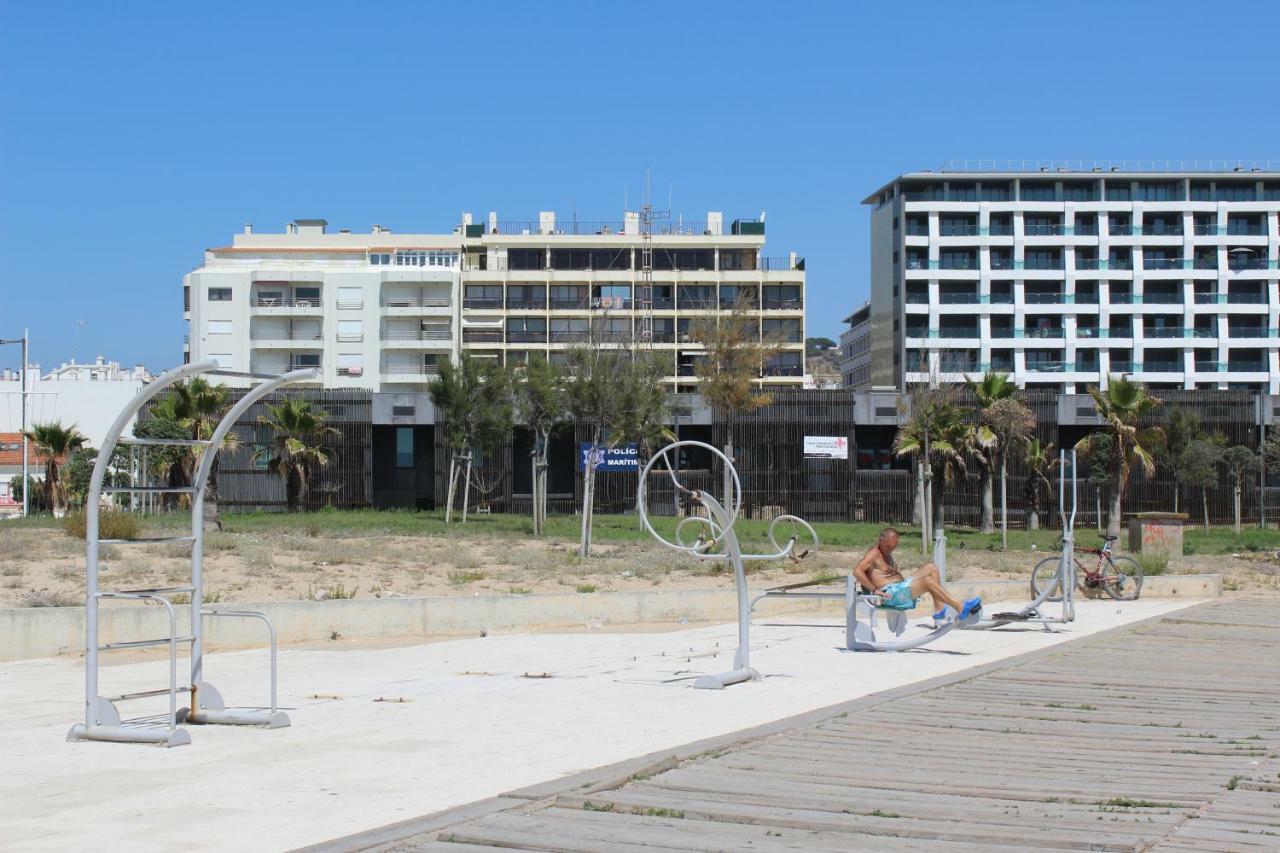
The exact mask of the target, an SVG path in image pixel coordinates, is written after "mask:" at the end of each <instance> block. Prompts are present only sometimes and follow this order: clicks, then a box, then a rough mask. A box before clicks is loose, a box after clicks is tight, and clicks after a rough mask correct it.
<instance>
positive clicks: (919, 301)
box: [906, 293, 929, 305]
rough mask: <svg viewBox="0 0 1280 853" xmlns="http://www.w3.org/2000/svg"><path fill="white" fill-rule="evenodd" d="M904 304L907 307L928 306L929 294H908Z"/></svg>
mask: <svg viewBox="0 0 1280 853" xmlns="http://www.w3.org/2000/svg"><path fill="white" fill-rule="evenodd" d="M906 302H907V304H908V305H928V304H929V294H927V293H908V294H907V298H906Z"/></svg>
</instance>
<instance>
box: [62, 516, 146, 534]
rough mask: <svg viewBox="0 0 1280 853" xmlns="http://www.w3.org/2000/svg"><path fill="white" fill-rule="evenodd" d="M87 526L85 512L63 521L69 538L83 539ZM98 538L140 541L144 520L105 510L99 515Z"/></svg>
mask: <svg viewBox="0 0 1280 853" xmlns="http://www.w3.org/2000/svg"><path fill="white" fill-rule="evenodd" d="M87 524H88V521H87V519H86V518H85V514H84V513H83V512H73V513H68V515H67V517H66V518H64V519H63V520H62V529H63V530H64V531H66V533H67V535H68V536H71V537H74V538H76V539H83V538H84V537H85V529H86V526H87ZM98 536H99V538H102V539H138V538H140V537H141V536H142V519H141V518H139V517H138V516H136V515H134V514H133V513H131V512H121V511H118V510H103V511H102V512H99V513H98Z"/></svg>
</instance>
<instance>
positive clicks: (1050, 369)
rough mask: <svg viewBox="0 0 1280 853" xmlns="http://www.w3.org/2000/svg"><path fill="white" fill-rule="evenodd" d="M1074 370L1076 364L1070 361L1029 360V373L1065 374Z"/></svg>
mask: <svg viewBox="0 0 1280 853" xmlns="http://www.w3.org/2000/svg"><path fill="white" fill-rule="evenodd" d="M1074 368H1075V364H1074V363H1073V362H1070V361H1048V360H1040V359H1038V360H1036V361H1032V360H1030V359H1028V360H1027V372H1028V373H1063V372H1065V371H1068V370H1073V369H1074Z"/></svg>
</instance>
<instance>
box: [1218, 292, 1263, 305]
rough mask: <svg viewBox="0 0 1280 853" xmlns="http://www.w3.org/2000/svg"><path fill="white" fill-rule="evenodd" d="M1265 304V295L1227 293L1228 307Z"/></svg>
mask: <svg viewBox="0 0 1280 853" xmlns="http://www.w3.org/2000/svg"><path fill="white" fill-rule="evenodd" d="M1266 303H1267V295H1266V294H1265V293H1228V294H1227V304H1228V305H1265V304H1266Z"/></svg>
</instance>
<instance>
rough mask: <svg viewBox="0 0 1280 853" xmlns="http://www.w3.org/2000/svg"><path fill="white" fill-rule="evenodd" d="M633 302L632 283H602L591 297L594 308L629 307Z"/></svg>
mask: <svg viewBox="0 0 1280 853" xmlns="http://www.w3.org/2000/svg"><path fill="white" fill-rule="evenodd" d="M630 304H631V285H629V284H601V285H597V286H596V287H595V293H594V294H593V295H592V297H591V307H592V308H627V307H629V306H630Z"/></svg>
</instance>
